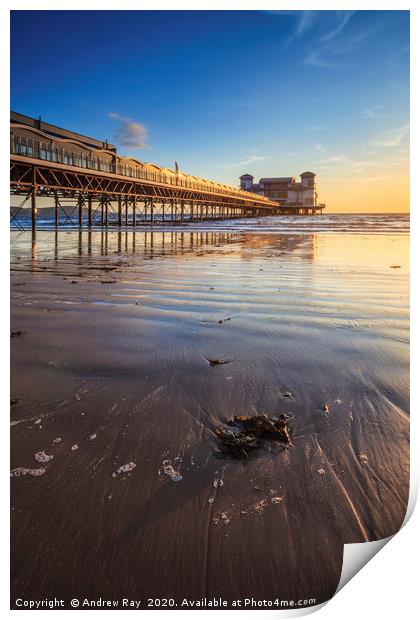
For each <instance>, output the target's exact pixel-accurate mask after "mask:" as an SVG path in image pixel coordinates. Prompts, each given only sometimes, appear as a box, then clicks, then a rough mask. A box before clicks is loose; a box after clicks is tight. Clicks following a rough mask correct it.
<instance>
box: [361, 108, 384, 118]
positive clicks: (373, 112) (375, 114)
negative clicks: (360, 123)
mask: <svg viewBox="0 0 420 620" xmlns="http://www.w3.org/2000/svg"><path fill="white" fill-rule="evenodd" d="M380 110H382V106H380V105H374V106H372V107H371V108H367V110H363V114H364V116H367V117H368V118H388V114H382V113H381V112H380Z"/></svg>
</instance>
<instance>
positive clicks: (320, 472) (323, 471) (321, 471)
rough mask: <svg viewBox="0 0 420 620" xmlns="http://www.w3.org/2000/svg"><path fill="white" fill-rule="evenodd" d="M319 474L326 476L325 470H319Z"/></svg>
mask: <svg viewBox="0 0 420 620" xmlns="http://www.w3.org/2000/svg"><path fill="white" fill-rule="evenodd" d="M318 473H319V474H320V475H321V476H323V475H324V474H325V469H322V468H321V469H318Z"/></svg>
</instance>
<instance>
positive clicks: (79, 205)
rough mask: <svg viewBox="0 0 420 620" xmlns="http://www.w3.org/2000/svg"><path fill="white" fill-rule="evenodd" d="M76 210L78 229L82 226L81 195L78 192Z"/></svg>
mask: <svg viewBox="0 0 420 620" xmlns="http://www.w3.org/2000/svg"><path fill="white" fill-rule="evenodd" d="M77 210H78V221H79V228H82V226H83V194H82V192H79V196H78V198H77Z"/></svg>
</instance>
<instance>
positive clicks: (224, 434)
mask: <svg viewBox="0 0 420 620" xmlns="http://www.w3.org/2000/svg"><path fill="white" fill-rule="evenodd" d="M289 420H290V416H289V415H288V414H287V413H281V414H280V415H279V416H278V417H277V418H269V417H268V416H267V415H263V414H260V415H254V416H243V415H240V416H235V417H234V418H232V419H231V420H227V421H226V423H225V425H223V426H220V427H219V428H217V429H216V436H217V438H218V440H219V448H218V450H217V451H216V452H215V456H219V457H226V458H232V459H248V458H250V456H251V454H252V453H254V452H255V451H257V450H259V449H261V448H263V449H264V448H265V449H267V450H270V449H271V447H283V448H284V447H287V446H289V445H290V444H291V443H292V440H291V437H290V428H289Z"/></svg>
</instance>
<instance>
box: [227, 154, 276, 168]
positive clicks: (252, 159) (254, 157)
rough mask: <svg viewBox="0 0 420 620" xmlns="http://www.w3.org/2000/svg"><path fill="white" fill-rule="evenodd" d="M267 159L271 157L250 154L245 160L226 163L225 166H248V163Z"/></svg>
mask: <svg viewBox="0 0 420 620" xmlns="http://www.w3.org/2000/svg"><path fill="white" fill-rule="evenodd" d="M265 159H269V157H265V156H263V155H250V156H249V157H248V158H247V159H244V160H243V161H238V162H236V163H234V164H225V165H224V166H223V168H238V167H239V166H248V164H254V163H255V162H257V161H264V160H265Z"/></svg>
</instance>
